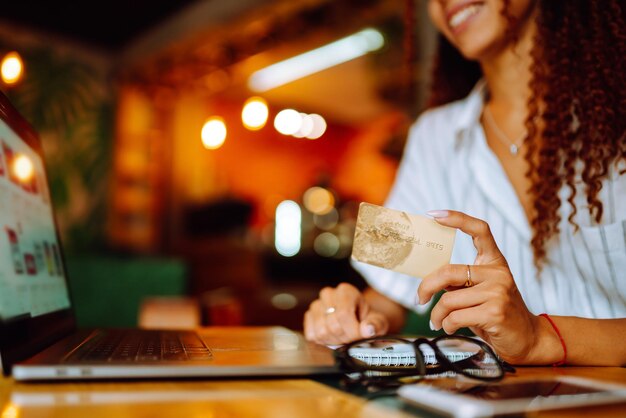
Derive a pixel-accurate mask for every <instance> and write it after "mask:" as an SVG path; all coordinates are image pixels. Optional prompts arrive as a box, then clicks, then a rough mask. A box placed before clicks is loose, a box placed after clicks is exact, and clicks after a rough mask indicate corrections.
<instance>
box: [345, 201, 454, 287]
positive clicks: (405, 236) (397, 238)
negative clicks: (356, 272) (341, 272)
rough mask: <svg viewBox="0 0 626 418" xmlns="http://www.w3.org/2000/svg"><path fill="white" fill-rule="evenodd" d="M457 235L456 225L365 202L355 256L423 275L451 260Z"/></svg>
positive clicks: (356, 240) (359, 217) (356, 235)
mask: <svg viewBox="0 0 626 418" xmlns="http://www.w3.org/2000/svg"><path fill="white" fill-rule="evenodd" d="M455 237H456V229H455V228H449V227H447V226H443V225H439V224H438V223H437V222H435V221H434V220H433V219H431V218H427V217H425V216H420V215H413V214H409V213H406V212H402V211H398V210H393V209H389V208H385V207H382V206H377V205H372V204H370V203H365V202H363V203H361V205H360V206H359V214H358V217H357V222H356V229H355V232H354V242H353V245H352V258H353V259H354V260H357V261H362V262H364V263H368V264H372V265H374V266H378V267H382V268H385V269H389V270H393V271H397V272H399V273H404V274H408V275H410V276H413V277H419V278H422V277H425V276H427V275H429V274H430V273H432V272H433V271H435V270H437V269H438V268H440V267H441V266H444V265H446V264H448V263H450V257H451V256H452V247H453V246H454V239H455Z"/></svg>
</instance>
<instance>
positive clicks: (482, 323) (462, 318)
mask: <svg viewBox="0 0 626 418" xmlns="http://www.w3.org/2000/svg"><path fill="white" fill-rule="evenodd" d="M429 214H430V215H431V216H433V217H434V218H435V220H436V221H437V222H438V223H439V224H441V225H445V226H449V227H453V228H458V229H460V230H461V231H463V232H465V233H466V234H469V235H471V236H472V238H473V241H474V246H475V247H476V249H477V250H478V256H477V257H476V260H475V261H474V265H473V266H470V267H469V268H470V275H471V281H472V282H473V285H472V286H470V287H465V284H466V281H467V279H468V266H466V265H453V264H449V265H446V266H444V267H442V268H440V269H438V270H437V271H435V272H433V273H431V274H430V275H428V276H427V277H425V278H424V279H423V281H422V283H421V284H420V286H419V288H418V296H419V300H420V303H421V304H423V303H426V302H428V301H429V300H430V299H431V298H432V296H433V295H434V294H435V293H437V292H439V291H440V290H443V289H446V290H447V292H445V293H444V294H443V295H442V296H441V299H440V300H439V302H438V303H437V304H436V305H435V307H434V308H433V310H432V312H431V316H430V319H431V323H432V326H433V327H434V328H435V329H437V330H438V329H441V328H443V329H444V330H445V332H446V333H448V334H452V333H454V332H455V331H457V330H458V329H459V328H462V327H469V328H470V329H471V330H472V332H474V333H475V334H476V335H478V336H479V337H481V338H482V339H483V340H485V341H486V342H487V343H489V344H490V345H491V346H492V347H493V348H494V350H495V351H496V352H497V353H498V355H500V356H501V357H502V358H503V359H504V360H506V361H508V362H510V363H514V364H545V363H549V362H550V360H554V361H556V360H555V359H548V358H545V354H540V353H537V350H538V349H539V338H540V336H543V334H544V330H545V327H544V326H543V324H542V323H541V322H542V321H541V318H540V317H537V316H535V315H533V314H532V313H530V312H529V311H528V308H527V307H526V305H525V304H524V301H523V300H522V296H521V295H520V293H519V291H518V289H517V286H516V285H515V281H514V280H513V275H512V274H511V270H509V266H508V264H507V262H506V260H505V258H504V256H503V255H502V253H501V252H500V250H499V249H498V246H497V245H496V242H495V240H494V238H493V235H491V231H490V229H489V225H488V224H487V223H486V222H484V221H482V220H480V219H476V218H473V217H471V216H468V215H466V214H464V213H461V212H455V211H431V212H429ZM548 338H550V337H549V336H548Z"/></svg>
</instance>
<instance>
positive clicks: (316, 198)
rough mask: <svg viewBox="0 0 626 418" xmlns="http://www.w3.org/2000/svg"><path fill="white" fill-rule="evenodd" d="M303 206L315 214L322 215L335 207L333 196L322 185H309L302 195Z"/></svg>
mask: <svg viewBox="0 0 626 418" xmlns="http://www.w3.org/2000/svg"><path fill="white" fill-rule="evenodd" d="M302 200H303V203H304V207H305V208H307V209H308V210H309V211H310V212H312V213H315V214H317V215H324V214H326V213H328V212H330V211H331V210H333V208H334V207H335V197H334V196H333V194H332V193H331V192H330V191H329V190H326V189H325V188H323V187H318V186H315V187H311V188H310V189H308V190H307V191H306V192H304V196H303V197H302Z"/></svg>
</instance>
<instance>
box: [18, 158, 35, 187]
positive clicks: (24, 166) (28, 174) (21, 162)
mask: <svg viewBox="0 0 626 418" xmlns="http://www.w3.org/2000/svg"><path fill="white" fill-rule="evenodd" d="M13 172H14V173H15V176H16V177H17V178H18V179H20V180H21V181H23V182H26V181H28V180H30V179H31V178H32V177H33V174H34V172H35V169H34V168H33V163H32V162H31V161H30V158H28V157H27V156H25V155H18V156H17V157H16V158H15V161H14V162H13Z"/></svg>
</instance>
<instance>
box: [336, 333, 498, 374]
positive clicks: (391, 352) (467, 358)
mask: <svg viewBox="0 0 626 418" xmlns="http://www.w3.org/2000/svg"><path fill="white" fill-rule="evenodd" d="M436 347H437V349H438V350H439V351H440V352H441V354H443V355H445V356H446V358H447V359H448V360H449V361H450V362H451V363H453V364H454V366H455V367H456V368H457V370H459V371H463V372H464V374H466V375H469V376H475V377H477V378H481V377H482V378H494V377H499V376H500V375H502V369H501V367H500V366H499V363H498V359H497V358H496V357H495V356H494V355H493V354H492V353H491V352H490V351H486V350H485V349H483V347H482V346H481V345H480V344H478V343H475V342H472V341H471V340H467V339H462V338H455V337H450V338H443V339H439V340H437V342H436ZM415 349H416V348H415V345H414V344H411V343H410V342H407V341H404V340H399V339H393V338H388V339H386V338H381V339H372V340H368V341H364V342H360V343H357V344H354V345H351V346H350V347H349V349H348V350H347V354H348V356H349V357H350V358H351V360H352V362H353V363H354V364H355V365H357V366H359V367H361V368H367V369H368V370H372V371H386V372H394V371H395V372H406V371H410V370H415V371H416V372H417V373H421V374H424V373H425V368H424V364H426V365H428V364H436V363H438V360H437V358H436V356H435V352H434V350H433V349H432V348H431V347H429V346H428V345H427V344H420V345H419V350H420V351H421V353H420V354H421V355H420V356H419V357H418V356H416V352H415ZM422 359H423V362H422ZM416 369H417V370H416Z"/></svg>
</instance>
